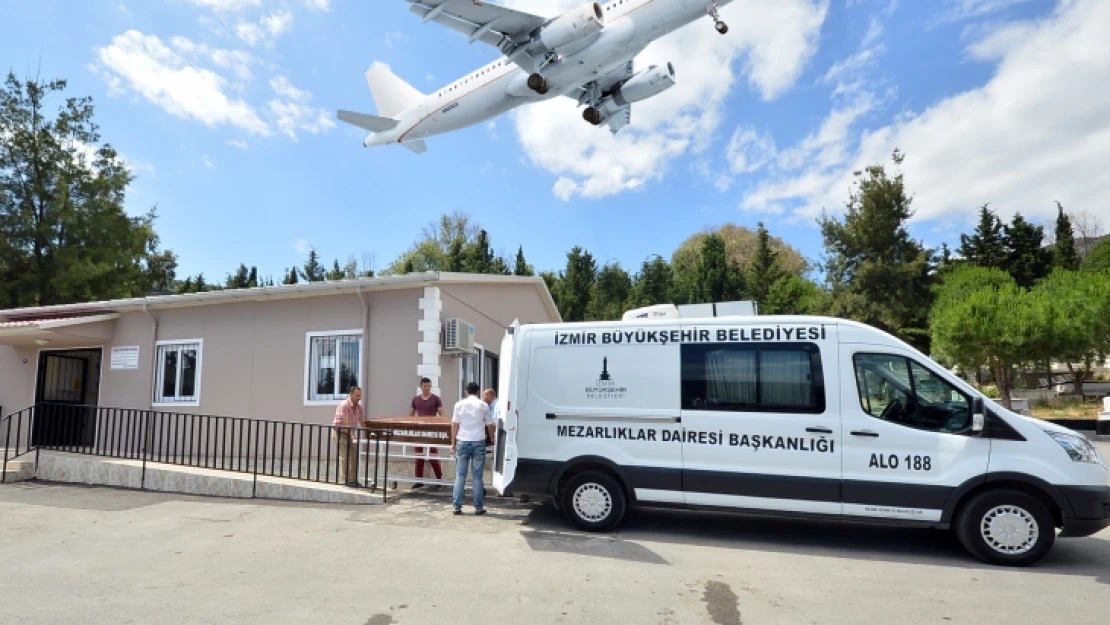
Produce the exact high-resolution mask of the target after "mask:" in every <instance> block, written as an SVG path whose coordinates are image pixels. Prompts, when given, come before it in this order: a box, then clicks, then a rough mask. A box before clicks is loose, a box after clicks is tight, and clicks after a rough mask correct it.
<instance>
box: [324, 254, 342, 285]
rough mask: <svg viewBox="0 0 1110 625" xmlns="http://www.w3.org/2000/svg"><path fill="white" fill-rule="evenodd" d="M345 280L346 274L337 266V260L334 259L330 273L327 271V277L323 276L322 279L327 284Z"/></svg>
mask: <svg viewBox="0 0 1110 625" xmlns="http://www.w3.org/2000/svg"><path fill="white" fill-rule="evenodd" d="M346 278H347V272H346V271H344V270H343V268H342V267H340V266H339V259H338V258H336V259H335V260H334V261H333V262H332V266H331V271H329V272H328V273H327V275H325V276H324V279H326V280H327V281H328V282H338V281H340V280H344V279H346Z"/></svg>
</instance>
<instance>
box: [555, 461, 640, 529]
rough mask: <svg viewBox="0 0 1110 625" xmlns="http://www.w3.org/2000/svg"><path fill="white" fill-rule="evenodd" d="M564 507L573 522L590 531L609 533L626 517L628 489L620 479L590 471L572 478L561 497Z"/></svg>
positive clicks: (560, 501) (560, 500)
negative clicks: (620, 482)
mask: <svg viewBox="0 0 1110 625" xmlns="http://www.w3.org/2000/svg"><path fill="white" fill-rule="evenodd" d="M559 503H560V507H561V508H562V509H563V514H565V515H566V517H567V519H569V520H570V521H571V522H572V523H574V524H575V525H576V526H578V527H579V528H581V529H583V530H586V531H588V532H605V531H608V530H611V529H613V528H614V527H616V525H617V524H618V523H620V521H621V519H622V518H624V512H625V508H626V503H625V497H624V490H623V489H622V488H621V486H620V484H619V483H618V482H617V480H615V479H613V478H612V477H611V476H609V475H607V474H605V473H601V472H600V471H586V472H584V473H579V474H578V475H575V476H574V477H572V478H570V481H568V482H567V484H566V486H564V487H563V491H562V493H560V495H559Z"/></svg>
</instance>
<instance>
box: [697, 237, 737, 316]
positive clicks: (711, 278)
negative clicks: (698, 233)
mask: <svg viewBox="0 0 1110 625" xmlns="http://www.w3.org/2000/svg"><path fill="white" fill-rule="evenodd" d="M698 286H699V291H700V293H699V297H698V300H699V301H698V303H715V302H729V301H734V300H737V299H740V298H741V297H742V293H743V291H744V278H743V275H742V274H741V272H740V268H739V267H738V266H737V265H736V263H733V262H731V261H730V260H729V258H728V255H727V254H726V253H725V240H724V239H723V238H722V237H721V236H720V235H718V234H711V235H709V236H707V237H706V238H705V240H704V241H703V242H702V249H701V258H700V265H699V268H698Z"/></svg>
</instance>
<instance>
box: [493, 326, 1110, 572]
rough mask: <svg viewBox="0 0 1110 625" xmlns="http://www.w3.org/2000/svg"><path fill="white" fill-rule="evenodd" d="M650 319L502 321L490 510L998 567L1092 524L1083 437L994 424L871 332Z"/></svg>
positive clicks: (967, 393)
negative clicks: (817, 527)
mask: <svg viewBox="0 0 1110 625" xmlns="http://www.w3.org/2000/svg"><path fill="white" fill-rule="evenodd" d="M712 309H713V305H710V306H709V310H710V311H711V310H712ZM710 314H712V313H710ZM639 316H643V315H639ZM655 316H659V317H662V318H646V319H639V318H633V319H629V318H628V317H627V316H626V320H625V321H618V322H597V323H560V324H542V325H524V326H521V325H519V324H518V323H516V322H514V324H513V326H512V327H511V328H509V329H508V331H507V333H506V336H505V338H504V340H503V341H502V344H501V352H500V358H501V369H500V377H499V384H500V388H499V392H498V394H499V396H500V398H501V400H500V401H499V402H498V404H499V408H498V415H497V440H496V448H495V450H494V467H493V469H494V472H493V486H494V488H496V489H497V491H498V492H499V493H501V494H502V495H509V496H512V495H529V496H532V497H536V498H541V499H542V498H552V499H553V500H554V502H555V505H556V506H558V507H559V508H560V509H561V510H563V511H564V513H565V514H566V516H567V517H568V518H569V519H570V520H571V521H572V522H574V523H575V524H576V525H578V526H579V527H581V528H583V529H585V530H593V531H604V530H609V529H611V528H613V527H614V526H616V525H617V524H618V523H619V522H620V521H621V518H622V517H623V516H624V514H625V511H626V510H627V509H628V507H630V506H632V505H643V506H675V507H684V508H706V509H730V510H739V511H744V512H750V513H759V514H773V515H800V516H805V517H823V518H835V519H841V520H852V521H868V522H878V523H896V524H910V525H917V526H925V527H935V528H942V529H952V530H954V531H955V533H956V535H957V536H958V537H959V539H960V541H961V543H962V544H963V545H964V547H966V548H967V550H968V551H970V552H971V553H972V554H973V555H975V556H977V557H978V558H980V559H982V560H985V561H988V562H992V563H997V564H1005V565H1027V564H1031V563H1033V562H1036V561H1037V560H1039V559H1040V558H1041V557H1043V556H1044V555H1045V553H1047V552H1048V550H1049V549H1050V548H1051V546H1052V544H1053V542H1054V540H1055V538H1056V528H1062V532H1061V534H1060V535H1061V536H1062V537H1063V536H1089V535H1091V534H1094V533H1095V532H1098V531H1100V530H1102V529H1103V528H1105V527H1107V526H1108V525H1110V487H1108V486H1107V467H1106V462H1105V460H1104V459H1103V458H1102V456H1101V455H1100V454H1099V452H1098V450H1097V449H1096V448H1095V447H1094V446H1093V445H1091V444H1090V443H1089V442H1088V441H1087V439H1086V438H1085V437H1084V436H1082V435H1080V434H1077V433H1076V432H1073V431H1071V430H1068V429H1066V428H1062V427H1059V426H1056V425H1053V424H1050V423H1047V422H1043V421H1039V420H1036V419H1032V418H1028V417H1023V416H1021V415H1018V414H1015V413H1013V412H1010V411H1007V410H1006V409H1004V408H1003V407H1002V406H1000V405H998V404H996V403H994V402H992V401H990V400H989V399H987V398H985V397H984V396H982V395H981V394H979V393H978V392H977V391H976V390H975V389H974V388H973V387H971V386H969V385H968V384H966V383H965V382H963V381H962V380H960V379H959V378H958V377H956V376H954V375H952V374H950V373H949V372H948V371H947V370H945V369H944V368H943V367H941V366H940V365H938V364H937V363H935V362H933V361H932V360H930V359H929V358H928V357H927V356H925V355H924V354H922V353H920V352H918V351H917V350H915V349H913V348H912V347H910V346H909V345H907V344H906V343H904V342H902V341H900V340H898V339H896V338H894V337H892V336H890V335H889V334H887V333H884V332H882V331H880V330H877V329H875V328H873V327H871V326H867V325H864V324H860V323H856V322H852V321H846V320H842V319H832V318H822V317H773V316H734V317H713V316H709V317H701V318H675V317H678V316H679V314H663V315H655Z"/></svg>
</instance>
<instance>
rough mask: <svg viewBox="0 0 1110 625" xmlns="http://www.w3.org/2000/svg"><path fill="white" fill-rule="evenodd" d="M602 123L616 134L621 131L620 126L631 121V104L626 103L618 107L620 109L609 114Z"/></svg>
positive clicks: (622, 126)
mask: <svg viewBox="0 0 1110 625" xmlns="http://www.w3.org/2000/svg"><path fill="white" fill-rule="evenodd" d="M604 123H605V124H606V125H608V126H609V130H611V131H612V132H613V134H617V133H618V132H620V131H621V128H624V127H625V126H627V125H629V124H631V123H632V105H631V104H626V105H625V106H622V107H620V109H618V110H617V112H616V113H613V114H612V115H610V116H609V119H606V120H605V122H604Z"/></svg>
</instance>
